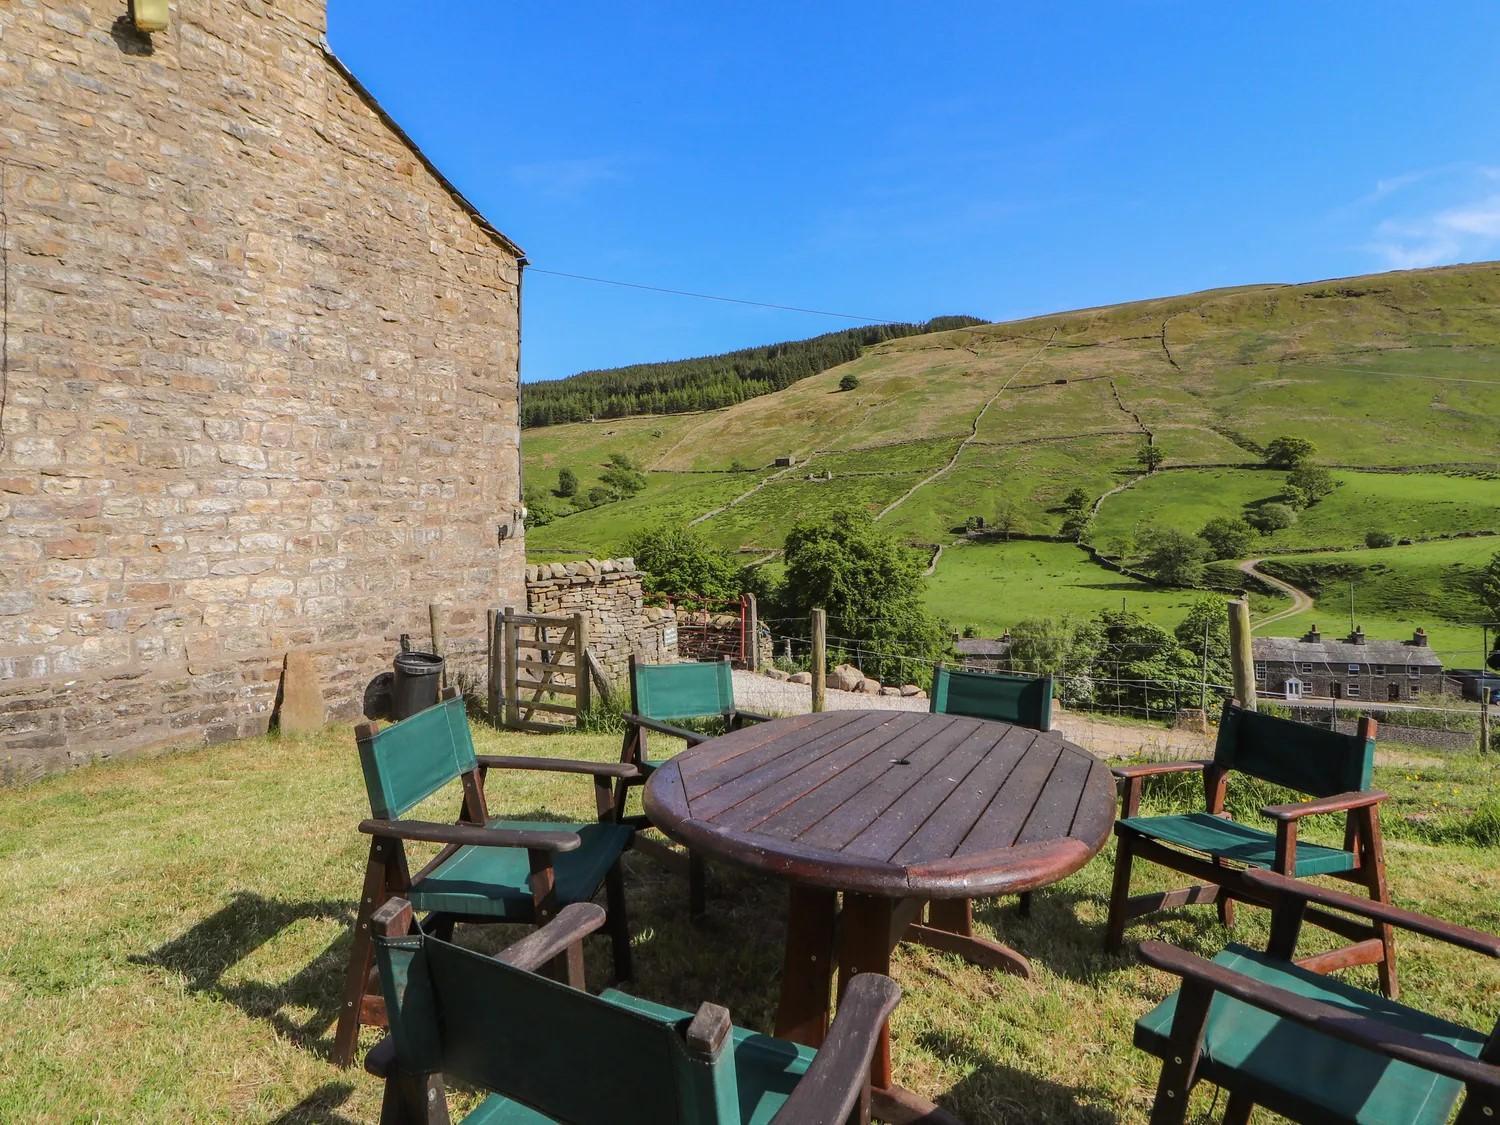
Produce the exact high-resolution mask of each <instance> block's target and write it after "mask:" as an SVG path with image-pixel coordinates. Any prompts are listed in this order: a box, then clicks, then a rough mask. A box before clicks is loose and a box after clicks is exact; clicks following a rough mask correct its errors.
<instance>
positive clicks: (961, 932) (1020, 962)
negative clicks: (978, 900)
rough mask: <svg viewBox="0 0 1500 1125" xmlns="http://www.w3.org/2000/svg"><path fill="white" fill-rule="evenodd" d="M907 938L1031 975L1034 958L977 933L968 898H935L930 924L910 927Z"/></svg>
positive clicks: (989, 965)
mask: <svg viewBox="0 0 1500 1125" xmlns="http://www.w3.org/2000/svg"><path fill="white" fill-rule="evenodd" d="M906 940H907V941H914V942H916V943H917V944H918V945H925V946H927V947H928V948H930V949H940V950H942V951H943V952H944V953H956V954H958V955H959V956H960V957H962V958H963V959H964V960H965V961H970V962H972V963H974V964H976V965H981V966H983V967H984V968H987V969H998V970H1000V971H1001V972H1003V973H1013V974H1015V975H1016V976H1018V977H1027V978H1030V976H1031V962H1030V961H1028V960H1026V958H1025V957H1023V956H1021V954H1019V953H1017V952H1016V951H1015V950H1014V949H1012V948H1011V947H1010V946H1008V945H1002V944H1001V943H1000V942H998V941H989V940H987V939H985V938H982V937H977V936H975V934H974V904H973V903H972V902H971V901H970V900H969V899H966V898H950V899H935V900H933V902H932V903H931V905H929V906H928V908H927V924H926V925H920V924H914V925H912V926H910V927H908V928H907V931H906Z"/></svg>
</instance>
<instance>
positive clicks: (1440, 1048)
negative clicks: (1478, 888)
mask: <svg viewBox="0 0 1500 1125" xmlns="http://www.w3.org/2000/svg"><path fill="white" fill-rule="evenodd" d="M1244 883H1245V885H1246V886H1247V887H1249V888H1250V890H1251V891H1252V892H1253V893H1254V894H1255V896H1256V897H1257V899H1258V900H1259V901H1261V902H1262V903H1266V904H1268V905H1269V906H1270V908H1271V911H1272V923H1271V938H1270V941H1269V943H1268V944H1267V947H1266V952H1267V953H1269V954H1270V955H1271V956H1273V957H1277V958H1280V959H1282V960H1286V961H1290V962H1293V963H1295V964H1302V965H1305V964H1306V962H1305V961H1297V960H1296V959H1295V958H1296V950H1297V939H1298V936H1299V934H1300V932H1301V927H1302V923H1303V921H1304V920H1307V921H1311V920H1313V919H1312V917H1311V916H1312V915H1313V914H1314V913H1315V912H1316V913H1319V914H1323V915H1327V913H1328V912H1329V911H1337V912H1339V913H1340V914H1343V915H1353V916H1354V917H1356V918H1359V919H1363V920H1364V921H1365V922H1366V923H1367V924H1368V925H1370V926H1374V927H1384V928H1392V927H1395V928H1398V929H1403V930H1407V931H1409V932H1411V933H1415V934H1421V935H1423V936H1425V937H1429V938H1433V939H1436V940H1437V941H1441V942H1445V943H1447V944H1449V945H1453V946H1457V947H1459V948H1461V949H1468V950H1471V951H1473V952H1475V953H1481V954H1483V955H1485V956H1487V957H1492V958H1497V959H1500V937H1496V936H1494V935H1492V934H1486V933H1483V932H1481V931H1478V930H1473V929H1469V928H1468V927H1465V926H1458V925H1454V924H1453V923H1450V922H1443V921H1440V920H1439V919H1436V918H1431V917H1428V916H1427V915H1424V914H1417V913H1415V912H1413V911H1409V910H1402V909H1400V908H1398V907H1395V906H1391V905H1390V904H1388V903H1384V902H1377V901H1373V900H1367V899H1362V898H1359V897H1357V896H1355V895H1351V894H1346V893H1344V892H1342V891H1336V890H1333V889H1332V888H1329V887H1322V886H1318V885H1316V884H1312V883H1308V882H1306V881H1304V880H1301V879H1289V878H1287V877H1285V876H1283V875H1277V874H1273V873H1271V872H1267V871H1260V870H1254V871H1249V872H1246V874H1245V876H1244ZM1140 955H1141V960H1143V961H1145V962H1146V963H1147V964H1148V965H1152V966H1154V967H1156V968H1158V969H1163V970H1165V971H1166V972H1169V973H1173V974H1175V975H1177V976H1179V977H1181V978H1182V989H1181V992H1180V994H1179V996H1178V1002H1177V1010H1176V1014H1175V1016H1174V1019H1173V1022H1172V1028H1171V1043H1172V1047H1173V1049H1172V1050H1171V1051H1170V1052H1169V1053H1168V1054H1167V1056H1166V1057H1165V1058H1164V1060H1163V1063H1162V1069H1161V1076H1160V1079H1159V1080H1158V1082H1157V1087H1156V1104H1155V1108H1154V1109H1153V1110H1152V1113H1151V1121H1152V1125H1180V1123H1181V1122H1183V1121H1185V1120H1186V1115H1187V1101H1188V1094H1189V1092H1190V1091H1191V1090H1192V1088H1193V1086H1194V1084H1195V1083H1197V1082H1198V1080H1199V1078H1200V1077H1201V1076H1200V1074H1199V1061H1200V1058H1201V1055H1202V1048H1203V1037H1204V1032H1205V1030H1206V1027H1207V1023H1208V1016H1209V1004H1210V1003H1211V1001H1212V1000H1213V998H1214V996H1215V995H1216V994H1222V995H1225V996H1231V997H1233V998H1234V999H1236V1000H1239V1001H1241V1002H1243V1003H1245V1004H1250V1005H1253V1006H1255V1007H1257V1008H1260V1009H1262V1010H1264V1011H1267V1012H1270V1013H1272V1014H1273V1015H1276V1016H1279V1017H1281V1018H1282V1019H1286V1020H1291V1021H1294V1022H1296V1023H1299V1024H1302V1025H1304V1026H1306V1027H1310V1028H1312V1029H1313V1030H1315V1031H1317V1032H1320V1033H1321V1034H1324V1035H1328V1036H1331V1037H1333V1038H1336V1039H1340V1040H1343V1041H1344V1042H1347V1043H1350V1044H1353V1045H1354V1046H1357V1047H1362V1048H1364V1049H1365V1050H1368V1051H1373V1052H1375V1053H1377V1054H1380V1055H1384V1056H1386V1057H1387V1058H1390V1059H1394V1060H1397V1061H1400V1062H1404V1063H1409V1064H1411V1065H1412V1066H1416V1067H1419V1068H1421V1069H1423V1070H1428V1071H1431V1072H1435V1073H1437V1074H1442V1075H1445V1076H1447V1077H1449V1078H1454V1079H1457V1080H1458V1081H1461V1082H1463V1083H1464V1100H1463V1102H1462V1105H1461V1108H1460V1110H1459V1113H1458V1116H1457V1118H1456V1121H1457V1122H1458V1125H1478V1123H1479V1122H1481V1121H1493V1120H1495V1119H1496V1118H1500V1019H1497V1020H1496V1023H1495V1025H1494V1028H1493V1029H1492V1030H1491V1032H1490V1034H1489V1037H1488V1039H1487V1041H1486V1043H1485V1046H1484V1047H1483V1049H1482V1050H1481V1051H1480V1054H1479V1057H1478V1058H1477V1059H1475V1058H1474V1057H1472V1056H1470V1055H1467V1054H1465V1053H1463V1052H1462V1051H1459V1050H1457V1049H1456V1048H1452V1047H1447V1046H1446V1045H1444V1044H1442V1043H1440V1042H1435V1041H1432V1040H1429V1039H1424V1038H1421V1037H1414V1036H1412V1035H1411V1034H1410V1033H1409V1032H1406V1031H1403V1030H1402V1029H1401V1028H1398V1027H1394V1026H1392V1025H1391V1024H1389V1023H1387V1022H1385V1021H1383V1020H1381V1019H1379V1018H1377V1017H1375V1016H1371V1015H1365V1016H1359V1015H1355V1014H1352V1013H1351V1012H1350V1010H1349V1009H1347V1008H1343V1007H1338V1006H1335V1005H1332V1004H1328V1003H1325V1002H1323V1001H1320V1000H1315V999H1312V998H1310V997H1305V996H1298V995H1297V994H1295V993H1293V992H1290V991H1287V990H1285V989H1281V988H1277V987H1275V986H1273V985H1270V984H1266V983H1264V982H1261V981H1256V980H1253V979H1251V978H1249V977H1246V976H1242V975H1241V974H1239V973H1236V972H1234V971H1233V970H1232V969H1229V968H1227V967H1225V966H1223V965H1219V964H1215V963H1214V962H1212V961H1208V960H1205V959H1204V958H1202V957H1198V956H1195V955H1194V954H1191V953H1188V952H1187V951H1185V950H1182V949H1178V948H1177V947H1176V946H1172V945H1167V944H1165V943H1162V942H1157V941H1145V942H1142V943H1141V947H1140ZM1226 1089H1228V1092H1229V1104H1228V1108H1227V1110H1226V1111H1225V1115H1224V1120H1225V1121H1226V1122H1229V1123H1234V1125H1243V1123H1244V1122H1247V1121H1249V1119H1250V1111H1251V1110H1252V1109H1253V1108H1254V1107H1255V1106H1256V1105H1257V1104H1270V1105H1271V1108H1273V1109H1274V1108H1275V1105H1274V1097H1275V1091H1274V1090H1268V1089H1259V1088H1253V1087H1251V1086H1250V1085H1249V1084H1246V1085H1242V1086H1237V1087H1234V1088H1230V1087H1226ZM1267 1098H1269V1099H1272V1101H1271V1102H1264V1101H1262V1099H1267Z"/></svg>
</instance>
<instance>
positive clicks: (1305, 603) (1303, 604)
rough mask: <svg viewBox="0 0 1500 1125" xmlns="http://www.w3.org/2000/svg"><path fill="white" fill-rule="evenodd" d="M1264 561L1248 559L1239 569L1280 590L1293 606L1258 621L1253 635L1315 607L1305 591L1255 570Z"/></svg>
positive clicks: (1251, 628) (1253, 626)
mask: <svg viewBox="0 0 1500 1125" xmlns="http://www.w3.org/2000/svg"><path fill="white" fill-rule="evenodd" d="M1264 561H1265V560H1264V559H1246V560H1245V561H1244V562H1242V563H1240V564H1239V569H1240V570H1241V571H1243V572H1244V573H1245V574H1248V575H1249V576H1250V577H1251V578H1259V579H1260V580H1261V581H1262V582H1264V583H1265V584H1266V585H1268V586H1274V587H1276V589H1278V590H1280V591H1281V592H1282V593H1283V594H1285V595H1286V596H1287V597H1289V598H1291V599H1292V604H1291V605H1290V606H1288V607H1287V608H1286V609H1278V610H1277V611H1276V612H1275V613H1271V614H1267V615H1266V616H1265V617H1262V618H1261V619H1260V620H1259V621H1257V622H1256V623H1255V624H1254V625H1252V626H1251V627H1250V631H1251V632H1252V633H1253V632H1255V631H1256V630H1257V629H1261V628H1263V627H1265V626H1266V625H1270V624H1272V623H1273V622H1276V621H1283V620H1285V619H1286V618H1288V617H1295V616H1296V615H1297V614H1299V613H1302V612H1304V611H1306V610H1309V609H1312V606H1313V600H1312V596H1311V595H1310V594H1308V593H1307V592H1306V591H1305V590H1299V589H1297V587H1295V586H1293V585H1292V584H1291V583H1290V582H1283V581H1282V580H1281V579H1279V578H1272V577H1271V576H1270V575H1269V574H1267V573H1266V572H1265V571H1263V570H1257V569H1255V564H1256V563H1260V562H1264Z"/></svg>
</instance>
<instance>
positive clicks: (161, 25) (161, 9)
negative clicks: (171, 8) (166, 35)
mask: <svg viewBox="0 0 1500 1125" xmlns="http://www.w3.org/2000/svg"><path fill="white" fill-rule="evenodd" d="M169 15H170V14H169V13H168V11H167V0H130V18H131V20H133V21H134V23H135V29H136V30H137V31H143V32H145V33H146V34H148V35H149V34H150V33H151V32H153V31H166V30H167V23H168V22H169Z"/></svg>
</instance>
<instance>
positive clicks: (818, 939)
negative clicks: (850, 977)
mask: <svg viewBox="0 0 1500 1125" xmlns="http://www.w3.org/2000/svg"><path fill="white" fill-rule="evenodd" d="M837 922H838V894H837V893H836V892H834V891H825V890H819V889H817V888H815V887H801V886H798V885H797V884H795V883H794V884H792V888H791V895H790V898H789V901H788V903H787V912H786V959H785V961H784V962H783V964H782V969H781V1001H780V1003H779V1004H778V1005H777V1008H776V1036H777V1038H779V1039H790V1040H792V1041H793V1042H796V1043H804V1044H806V1045H807V1046H809V1047H819V1046H822V1043H823V1037H824V1036H825V1035H827V1034H828V1000H829V996H830V994H831V993H832V991H833V942H834V929H835V926H836V925H837Z"/></svg>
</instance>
